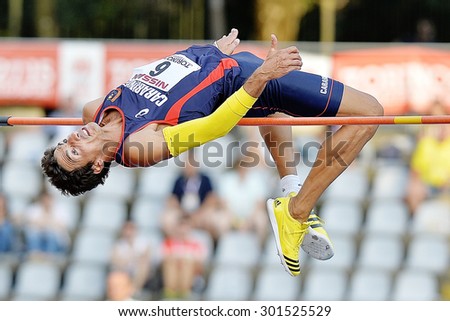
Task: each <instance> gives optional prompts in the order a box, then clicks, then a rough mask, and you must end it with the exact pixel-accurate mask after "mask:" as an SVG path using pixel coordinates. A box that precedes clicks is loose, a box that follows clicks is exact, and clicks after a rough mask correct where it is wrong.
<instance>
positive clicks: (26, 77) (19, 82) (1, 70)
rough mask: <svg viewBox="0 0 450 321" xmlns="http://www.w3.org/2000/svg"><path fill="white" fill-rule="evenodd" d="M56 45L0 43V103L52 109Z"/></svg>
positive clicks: (54, 87)
mask: <svg viewBox="0 0 450 321" xmlns="http://www.w3.org/2000/svg"><path fill="white" fill-rule="evenodd" d="M57 46H58V44H57V43H44V42H5V43H0V48H1V50H0V88H1V90H0V104H1V105H9V104H21V103H23V104H36V105H40V106H54V105H55V101H56V94H57V75H58V63H57Z"/></svg>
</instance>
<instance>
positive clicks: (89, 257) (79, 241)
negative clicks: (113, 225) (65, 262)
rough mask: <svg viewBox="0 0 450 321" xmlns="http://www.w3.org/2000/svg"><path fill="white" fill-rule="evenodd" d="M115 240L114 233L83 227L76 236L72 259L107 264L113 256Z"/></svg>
mask: <svg viewBox="0 0 450 321" xmlns="http://www.w3.org/2000/svg"><path fill="white" fill-rule="evenodd" d="M114 240H115V235H114V234H112V233H108V232H105V231H100V230H90V229H82V230H81V231H80V232H79V233H78V234H77V237H76V238H75V242H74V245H73V251H72V259H73V260H74V261H75V262H83V263H94V264H100V265H106V264H108V263H109V261H110V258H111V251H112V246H113V244H114Z"/></svg>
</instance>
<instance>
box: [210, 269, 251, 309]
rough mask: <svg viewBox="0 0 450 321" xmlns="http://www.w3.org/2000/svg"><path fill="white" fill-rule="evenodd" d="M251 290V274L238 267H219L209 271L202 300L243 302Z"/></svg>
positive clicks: (248, 297)
mask: <svg viewBox="0 0 450 321" xmlns="http://www.w3.org/2000/svg"><path fill="white" fill-rule="evenodd" d="M252 288H253V279H252V274H251V272H250V271H249V270H248V269H245V268H242V267H238V266H219V267H216V268H214V269H213V270H212V271H211V274H210V276H209V279H208V281H207V284H206V289H205V293H204V299H205V300H207V301H245V300H249V299H250V295H251V292H252Z"/></svg>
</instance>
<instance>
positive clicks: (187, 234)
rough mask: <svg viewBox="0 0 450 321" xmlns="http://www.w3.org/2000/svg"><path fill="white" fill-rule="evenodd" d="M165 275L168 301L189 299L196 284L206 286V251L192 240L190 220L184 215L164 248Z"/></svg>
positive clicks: (167, 239) (163, 268)
mask: <svg viewBox="0 0 450 321" xmlns="http://www.w3.org/2000/svg"><path fill="white" fill-rule="evenodd" d="M162 254H163V258H162V276H163V284H164V297H165V298H166V299H189V298H190V295H191V293H192V290H193V287H194V286H195V285H197V286H198V285H199V284H200V285H201V284H203V283H204V279H203V273H204V271H203V266H204V261H205V259H206V248H205V247H204V245H203V244H202V243H201V242H199V241H198V240H196V239H195V238H194V237H193V234H192V229H191V226H190V221H189V220H188V218H187V217H186V216H181V217H180V218H179V220H178V222H177V224H176V225H175V227H174V230H173V233H172V234H171V235H170V236H167V237H166V239H165V240H164V242H163V245H162Z"/></svg>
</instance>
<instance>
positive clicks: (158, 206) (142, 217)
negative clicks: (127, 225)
mask: <svg viewBox="0 0 450 321" xmlns="http://www.w3.org/2000/svg"><path fill="white" fill-rule="evenodd" d="M164 206H165V202H164V201H162V200H158V199H155V198H148V197H145V196H141V197H139V198H137V199H136V200H135V201H134V202H133V204H131V209H130V217H131V220H132V221H133V222H135V223H136V226H137V227H138V228H139V229H142V230H147V229H148V230H158V229H160V228H161V215H162V213H163V210H164Z"/></svg>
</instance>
